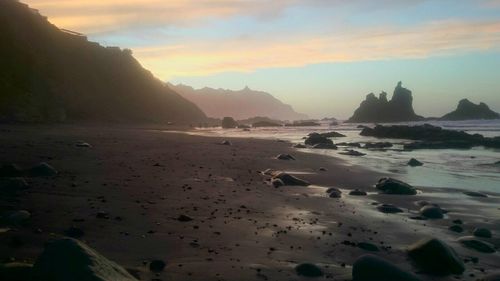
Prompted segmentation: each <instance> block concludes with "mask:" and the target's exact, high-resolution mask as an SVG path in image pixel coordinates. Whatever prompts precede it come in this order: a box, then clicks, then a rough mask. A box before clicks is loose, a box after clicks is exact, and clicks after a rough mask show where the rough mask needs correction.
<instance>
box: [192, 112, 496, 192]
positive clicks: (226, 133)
mask: <svg viewBox="0 0 500 281" xmlns="http://www.w3.org/2000/svg"><path fill="white" fill-rule="evenodd" d="M339 123H340V124H339V125H335V126H332V125H330V124H329V123H328V122H322V124H321V126H317V127H278V128H277V127H273V128H255V129H251V130H250V131H243V130H241V129H222V128H199V129H197V130H195V131H193V132H192V134H197V135H205V136H216V137H244V138H258V139H273V140H278V139H279V140H285V141H289V142H291V143H293V144H295V143H303V139H302V138H303V137H305V136H307V134H309V133H312V132H318V133H322V132H329V131H336V132H339V133H342V134H344V135H346V137H342V138H332V140H333V141H334V142H335V143H339V142H361V143H364V142H381V141H384V142H385V141H387V142H391V143H393V144H394V146H393V147H392V148H390V149H386V150H368V149H363V148H355V150H357V151H360V152H363V153H366V155H365V156H361V157H356V156H348V155H342V154H339V152H342V151H343V150H344V149H343V148H340V147H339V149H338V150H323V149H309V148H307V149H300V151H304V152H308V153H317V154H321V155H326V156H329V157H333V158H340V159H343V160H345V165H351V166H363V167H364V168H367V169H371V170H374V171H377V172H380V173H382V174H385V175H387V176H390V177H394V178H397V179H400V180H403V181H405V182H408V183H409V184H412V185H415V186H420V187H439V188H460V189H466V190H472V191H492V192H500V165H492V164H493V163H496V162H498V161H500V149H491V148H488V149H486V148H484V147H474V148H472V149H463V150H462V149H432V150H430V149H422V150H414V151H404V150H402V147H403V144H404V143H406V142H411V141H409V140H401V139H381V138H373V137H364V136H360V135H359V133H360V131H361V129H359V128H357V126H358V125H359V124H355V123H341V122H339ZM424 123H427V124H432V125H435V126H440V127H442V128H444V129H449V130H461V131H465V132H467V133H471V134H475V133H477V134H481V135H483V136H486V137H495V136H500V120H474V121H425V122H409V123H398V125H404V124H406V125H421V124H424ZM363 125H367V126H372V125H373V124H363ZM384 125H394V124H384ZM278 153H279V152H277V154H278ZM411 158H415V159H417V160H419V161H421V162H423V163H424V165H423V166H420V167H410V166H407V165H406V163H407V162H408V160H410V159H411Z"/></svg>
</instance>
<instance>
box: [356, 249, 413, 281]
mask: <svg viewBox="0 0 500 281" xmlns="http://www.w3.org/2000/svg"><path fill="white" fill-rule="evenodd" d="M352 280H353V281H419V280H420V279H419V278H418V277H417V276H415V275H414V274H412V273H410V272H406V271H404V270H402V269H401V268H399V267H398V266H396V265H394V264H393V263H391V262H389V261H387V260H385V259H383V258H380V257H377V256H374V255H363V256H361V257H360V258H358V259H357V260H356V261H355V262H354V265H353V266H352Z"/></svg>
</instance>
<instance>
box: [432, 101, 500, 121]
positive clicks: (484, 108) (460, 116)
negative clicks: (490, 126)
mask: <svg viewBox="0 0 500 281" xmlns="http://www.w3.org/2000/svg"><path fill="white" fill-rule="evenodd" d="M475 119H500V114H498V113H496V112H495V111H493V110H491V109H490V108H489V107H488V105H486V104H485V103H483V102H481V103H479V104H474V103H472V102H471V101H469V100H468V99H462V100H461V101H460V102H458V106H457V109H455V110H454V111H452V112H450V113H448V114H446V115H444V116H443V117H441V120H451V121H457V120H475Z"/></svg>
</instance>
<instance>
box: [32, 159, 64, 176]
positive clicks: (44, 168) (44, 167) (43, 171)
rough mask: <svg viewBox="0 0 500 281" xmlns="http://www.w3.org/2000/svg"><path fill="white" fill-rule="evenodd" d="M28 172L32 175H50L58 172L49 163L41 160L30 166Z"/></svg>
mask: <svg viewBox="0 0 500 281" xmlns="http://www.w3.org/2000/svg"><path fill="white" fill-rule="evenodd" d="M28 174H29V175H30V176H32V177H51V176H55V175H57V174H58V172H57V170H56V169H54V168H53V167H52V166H50V165H49V164H47V163H45V162H42V163H39V164H37V165H35V166H33V167H31V169H29V171H28Z"/></svg>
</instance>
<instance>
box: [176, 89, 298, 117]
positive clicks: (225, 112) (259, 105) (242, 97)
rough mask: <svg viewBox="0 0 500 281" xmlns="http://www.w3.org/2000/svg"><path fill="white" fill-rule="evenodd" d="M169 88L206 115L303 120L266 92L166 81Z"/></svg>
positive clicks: (290, 108)
mask: <svg viewBox="0 0 500 281" xmlns="http://www.w3.org/2000/svg"><path fill="white" fill-rule="evenodd" d="M168 85H169V86H170V87H171V88H172V89H173V90H175V91H176V92H178V93H179V94H180V95H182V96H183V97H185V98H186V99H188V100H190V101H192V102H194V103H195V104H196V105H198V106H199V107H200V108H201V109H202V110H203V111H204V112H205V113H206V114H207V115H208V116H210V117H214V118H222V117H225V116H231V117H233V118H235V119H238V120H240V119H247V118H251V117H255V116H266V117H269V118H272V119H279V120H300V119H307V115H305V114H301V113H297V112H295V111H294V110H293V108H292V107H291V106H290V105H287V104H284V103H282V102H281V101H279V100H278V99H276V98H275V97H273V96H272V95H270V94H269V93H266V92H260V91H254V90H251V89H249V88H248V87H246V88H245V89H242V90H239V91H231V90H225V89H213V88H208V87H205V88H203V89H193V88H192V87H190V86H186V85H182V84H179V85H173V84H168Z"/></svg>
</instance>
